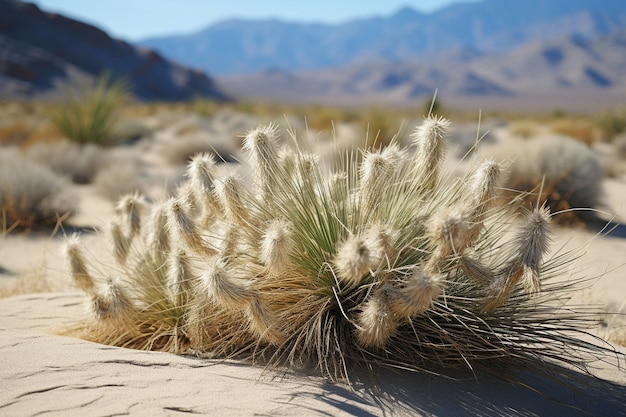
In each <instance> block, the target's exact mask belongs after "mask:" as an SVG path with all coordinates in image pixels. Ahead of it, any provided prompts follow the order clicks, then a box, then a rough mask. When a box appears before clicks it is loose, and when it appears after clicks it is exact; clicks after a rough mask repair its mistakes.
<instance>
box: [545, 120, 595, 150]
mask: <svg viewBox="0 0 626 417" xmlns="http://www.w3.org/2000/svg"><path fill="white" fill-rule="evenodd" d="M550 130H552V132H554V133H556V134H558V135H562V136H567V137H568V138H572V139H576V140H577V141H579V142H582V143H584V144H585V145H587V146H591V145H593V144H594V143H595V142H597V141H599V140H600V139H601V138H602V133H601V132H600V129H599V128H598V127H597V126H596V125H595V124H594V123H593V122H591V121H589V120H583V119H560V120H556V121H554V122H552V124H551V125H550Z"/></svg>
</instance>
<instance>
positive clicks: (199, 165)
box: [186, 153, 215, 201]
mask: <svg viewBox="0 0 626 417" xmlns="http://www.w3.org/2000/svg"><path fill="white" fill-rule="evenodd" d="M214 166H215V159H214V158H213V155H212V154H210V153H199V154H196V155H194V156H193V157H192V158H191V161H190V162H189V165H188V166H187V173H186V175H187V177H188V178H189V181H190V184H191V186H192V189H193V190H194V192H195V193H196V197H197V198H198V200H199V201H203V200H204V199H206V198H208V197H209V196H210V195H211V194H212V193H213V189H214V182H215V179H214V177H213V169H214Z"/></svg>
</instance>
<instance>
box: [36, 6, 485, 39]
mask: <svg viewBox="0 0 626 417" xmlns="http://www.w3.org/2000/svg"><path fill="white" fill-rule="evenodd" d="M31 1H34V3H36V4H37V5H39V6H40V7H41V8H42V9H44V10H46V11H52V12H57V13H62V14H65V15H67V16H69V17H73V18H75V19H79V20H82V21H85V22H87V23H90V24H94V25H96V26H98V27H99V28H100V29H103V30H106V31H107V32H109V34H111V35H112V36H114V37H118V38H122V39H125V40H129V41H137V40H140V39H145V38H147V37H151V36H160V35H171V34H183V33H189V32H193V31H196V30H198V29H201V28H203V27H205V26H208V25H209V24H211V23H215V22H216V21H219V20H224V19H228V18H231V17H241V18H250V19H259V18H268V17H277V18H282V19H285V20H291V21H299V22H324V23H338V22H342V21H346V20H349V19H353V18H358V17H370V16H374V15H379V16H380V15H390V14H392V13H393V12H394V11H396V10H398V9H399V8H401V7H403V6H411V7H413V8H415V9H417V10H420V11H422V12H432V11H434V10H437V9H440V8H442V7H445V6H447V5H449V4H450V3H455V2H460V1H472V0H413V1H411V0H398V1H396V0H387V1H382V0H353V1H339V0H278V1H272V2H264V1H260V0H230V1H229V0H106V1H105V0H101V1H97V0H96V1H92V0H31ZM474 1H475V0H474ZM268 3H269V4H270V5H269V6H268Z"/></svg>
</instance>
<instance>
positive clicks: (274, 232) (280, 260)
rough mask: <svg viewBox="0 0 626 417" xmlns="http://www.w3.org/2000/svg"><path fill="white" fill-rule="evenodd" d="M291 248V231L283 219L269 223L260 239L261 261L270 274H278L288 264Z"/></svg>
mask: <svg viewBox="0 0 626 417" xmlns="http://www.w3.org/2000/svg"><path fill="white" fill-rule="evenodd" d="M292 248H293V233H292V231H291V227H290V224H289V223H288V222H287V221H285V220H274V221H272V222H271V223H270V225H269V226H268V228H267V230H266V231H265V234H264V235H263V240H262V241H261V261H262V262H263V264H265V266H267V267H268V269H269V272H270V274H272V275H276V276H278V275H280V274H281V273H282V272H284V271H285V269H286V268H287V266H288V265H289V264H290V259H289V256H290V253H291V250H292Z"/></svg>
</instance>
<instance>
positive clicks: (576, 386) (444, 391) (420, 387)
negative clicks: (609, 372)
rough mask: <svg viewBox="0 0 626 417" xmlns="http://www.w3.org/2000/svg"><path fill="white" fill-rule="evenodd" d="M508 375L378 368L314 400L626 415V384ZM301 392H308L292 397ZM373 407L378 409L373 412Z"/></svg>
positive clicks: (362, 408)
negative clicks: (444, 374)
mask: <svg viewBox="0 0 626 417" xmlns="http://www.w3.org/2000/svg"><path fill="white" fill-rule="evenodd" d="M619 372H623V369H621V370H620V371H619ZM508 375H509V376H510V377H511V378H512V379H515V380H516V381H518V383H516V384H514V383H511V382H505V381H503V380H502V379H498V378H495V377H493V376H491V375H489V374H487V373H483V372H476V373H475V374H470V375H468V374H467V373H465V374H461V373H459V374H458V375H452V377H453V378H444V377H440V376H433V375H429V374H424V373H414V372H409V371H390V370H381V371H380V372H377V373H376V374H375V375H374V374H372V373H370V374H367V375H366V374H362V375H361V376H358V377H357V378H355V379H354V380H353V381H352V387H353V389H350V388H349V387H346V386H342V385H334V384H331V383H328V384H325V386H324V387H323V388H324V390H325V391H326V392H328V393H329V394H334V395H332V396H331V395H328V396H324V395H323V394H322V395H320V394H317V395H319V396H320V397H321V398H317V400H318V401H321V402H323V403H325V404H327V405H330V406H332V407H333V408H336V409H337V410H338V411H341V412H343V413H348V414H351V415H354V416H373V415H379V414H380V415H388V416H397V415H401V416H404V415H407V416H408V415H410V416H529V417H530V416H571V417H578V416H587V417H588V416H626V407H625V406H624V399H625V398H626V386H622V385H618V384H615V383H612V382H608V381H604V380H601V379H598V378H596V377H594V376H592V375H587V374H583V373H581V372H576V371H573V370H569V369H566V368H563V367H561V366H558V365H547V366H542V368H541V370H538V371H536V372H533V371H532V370H527V371H521V370H514V369H511V371H510V373H509V374H508ZM301 395H311V393H306V392H301V393H298V394H296V398H294V400H296V401H297V397H298V396H301ZM337 396H338V397H340V398H342V399H345V401H338V400H337ZM372 406H375V407H376V408H378V409H379V410H380V413H376V414H372V412H371V409H372V408H371V407H372Z"/></svg>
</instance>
